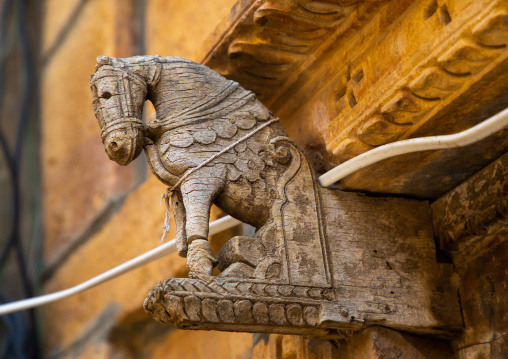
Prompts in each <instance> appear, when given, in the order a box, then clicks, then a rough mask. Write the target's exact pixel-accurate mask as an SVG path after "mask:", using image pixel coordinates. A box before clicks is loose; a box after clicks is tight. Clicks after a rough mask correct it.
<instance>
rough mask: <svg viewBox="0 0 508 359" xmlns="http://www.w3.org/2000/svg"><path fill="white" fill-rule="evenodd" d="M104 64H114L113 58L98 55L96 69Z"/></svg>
mask: <svg viewBox="0 0 508 359" xmlns="http://www.w3.org/2000/svg"><path fill="white" fill-rule="evenodd" d="M104 65H113V60H112V59H111V57H109V56H106V55H101V56H99V57H97V65H95V69H96V70H97V69H98V68H100V67H101V66H104Z"/></svg>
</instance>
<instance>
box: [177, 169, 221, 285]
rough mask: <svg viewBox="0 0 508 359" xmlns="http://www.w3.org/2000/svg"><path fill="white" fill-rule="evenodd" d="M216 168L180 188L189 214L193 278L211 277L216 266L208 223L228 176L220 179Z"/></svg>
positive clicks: (191, 272)
mask: <svg viewBox="0 0 508 359" xmlns="http://www.w3.org/2000/svg"><path fill="white" fill-rule="evenodd" d="M213 169H214V168H213V167H212V168H206V169H203V170H201V171H199V172H198V173H196V174H194V175H193V176H191V178H189V179H188V180H186V181H185V182H184V183H183V184H182V186H181V193H182V199H183V204H184V206H185V213H186V225H185V231H186V234H187V241H188V251H187V267H188V268H189V269H190V272H189V277H191V278H209V276H211V275H212V270H213V267H215V265H216V264H217V258H216V257H215V254H214V253H213V252H212V249H211V247H210V243H209V242H208V222H209V220H210V207H211V205H212V201H213V199H214V198H215V196H217V195H218V194H219V193H220V191H221V190H222V188H223V186H224V183H225V177H224V176H217V173H214V172H216V171H213ZM207 170H208V171H207ZM219 172H220V171H219Z"/></svg>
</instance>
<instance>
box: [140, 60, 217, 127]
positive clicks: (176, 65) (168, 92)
mask: <svg viewBox="0 0 508 359" xmlns="http://www.w3.org/2000/svg"><path fill="white" fill-rule="evenodd" d="M161 65H162V66H161V71H160V76H159V79H158V81H157V83H155V84H152V85H151V86H149V95H148V96H149V100H150V101H151V102H152V103H153V105H154V107H155V112H156V114H157V120H159V121H161V122H166V121H167V120H168V121H170V118H171V117H173V116H175V115H177V114H180V113H182V112H184V111H185V110H186V109H188V108H190V107H192V106H193V105H195V104H196V103H198V102H199V101H201V100H203V99H205V98H208V97H210V95H211V94H212V93H213V91H214V90H215V89H216V86H220V85H221V84H220V83H218V81H217V78H214V77H213V76H210V73H212V71H211V70H209V69H207V68H205V69H203V66H201V65H198V64H190V63H187V62H178V60H177V61H175V62H172V63H171V62H168V63H162V64H161ZM208 72H210V73H208ZM213 74H214V73H213ZM215 75H216V74H215ZM216 76H217V75H216Z"/></svg>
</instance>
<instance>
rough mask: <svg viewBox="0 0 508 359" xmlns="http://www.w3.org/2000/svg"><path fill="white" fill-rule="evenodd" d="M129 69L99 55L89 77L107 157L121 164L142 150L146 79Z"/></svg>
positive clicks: (133, 157) (119, 61) (125, 163)
mask: <svg viewBox="0 0 508 359" xmlns="http://www.w3.org/2000/svg"><path fill="white" fill-rule="evenodd" d="M140 73H141V74H137V73H135V72H134V71H130V70H128V69H127V68H126V64H125V63H124V61H122V60H121V59H115V58H111V57H108V56H99V57H98V58H97V65H96V71H95V74H93V75H92V78H91V82H90V84H91V88H92V96H93V102H92V104H93V108H94V111H95V117H97V120H98V121H99V126H100V128H101V137H102V143H103V144H104V148H105V150H106V153H107V154H108V156H109V158H110V159H111V160H113V161H115V162H117V163H118V164H120V165H122V166H126V165H127V164H129V163H130V162H131V161H132V160H134V159H135V158H136V157H137V156H138V155H139V154H140V153H141V150H142V149H143V144H144V139H143V131H142V130H143V122H142V114H143V104H144V102H145V99H146V95H147V79H146V78H145V76H143V75H144V74H143V71H141V72H140Z"/></svg>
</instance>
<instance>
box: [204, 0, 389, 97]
mask: <svg viewBox="0 0 508 359" xmlns="http://www.w3.org/2000/svg"><path fill="white" fill-rule="evenodd" d="M386 1H387V0H368V1H365V0H363V1H362V0H332V1H324V0H318V1H310V0H289V1H284V2H280V1H273V0H266V1H262V2H259V5H258V6H253V7H252V8H251V9H249V13H248V14H246V15H244V16H243V17H242V19H241V22H240V23H238V24H237V25H236V29H235V33H234V34H233V35H231V36H230V38H229V39H228V40H227V41H229V43H227V44H225V43H219V44H217V45H216V46H217V50H216V51H215V53H214V55H213V56H212V57H209V58H207V59H205V61H204V62H203V63H204V64H206V65H207V66H210V67H211V68H214V69H216V70H217V71H218V72H220V73H221V74H222V75H224V76H226V77H228V78H231V79H234V80H236V81H238V82H240V83H241V84H242V86H244V87H245V88H247V89H250V90H252V91H254V92H256V94H257V95H258V98H260V99H261V100H263V99H264V98H267V97H268V96H269V95H271V93H272V92H273V91H275V90H279V87H280V86H282V85H283V84H284V83H285V82H286V80H287V79H288V78H290V77H291V74H293V73H294V72H295V70H297V69H298V68H300V67H301V66H304V63H305V62H307V61H308V60H309V59H311V57H312V54H313V53H314V52H316V50H317V49H318V48H319V47H320V46H322V45H323V44H324V43H328V42H330V41H331V40H332V38H335V37H337V36H343V35H345V34H346V33H348V32H350V31H357V30H358V29H359V28H361V27H362V26H363V25H364V24H365V23H366V21H367V20H368V19H370V18H371V17H372V15H373V13H374V12H375V11H376V9H377V8H378V7H379V6H380V4H382V3H384V2H386ZM332 34H335V35H332Z"/></svg>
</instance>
